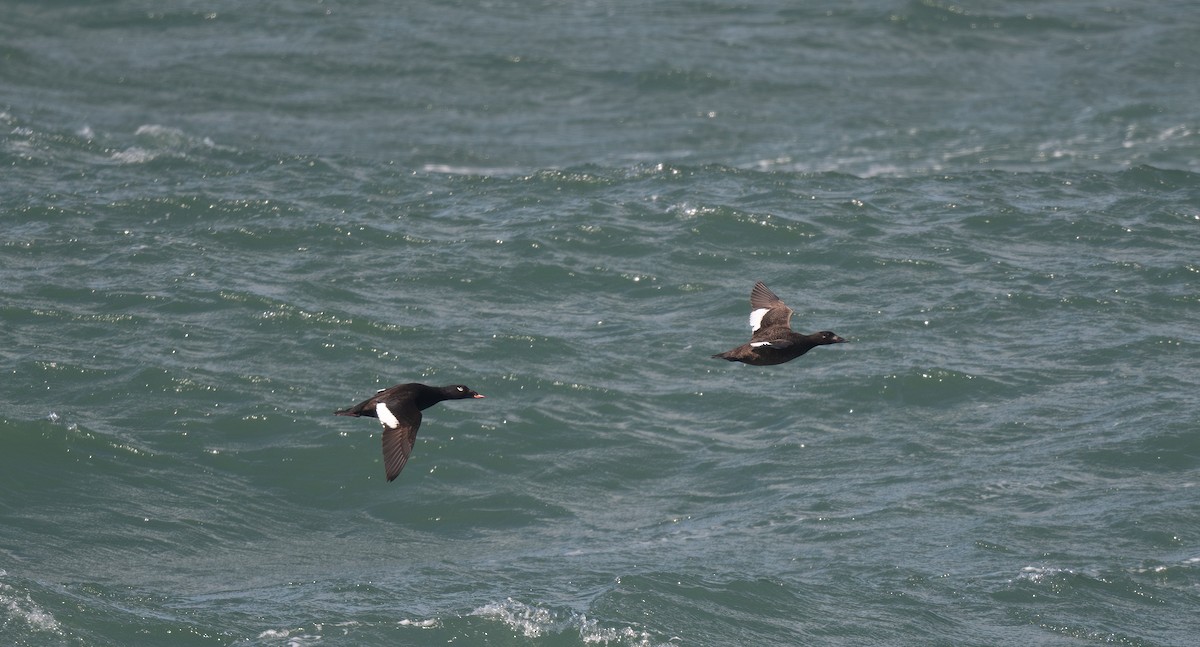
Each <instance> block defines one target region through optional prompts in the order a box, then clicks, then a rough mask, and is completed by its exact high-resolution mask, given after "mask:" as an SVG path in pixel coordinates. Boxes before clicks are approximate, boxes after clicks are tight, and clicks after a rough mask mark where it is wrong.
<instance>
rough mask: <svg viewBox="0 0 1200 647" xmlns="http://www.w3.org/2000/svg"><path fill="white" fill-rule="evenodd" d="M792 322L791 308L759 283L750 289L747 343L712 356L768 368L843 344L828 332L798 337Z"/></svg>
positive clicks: (838, 338)
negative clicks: (819, 348) (824, 348)
mask: <svg viewBox="0 0 1200 647" xmlns="http://www.w3.org/2000/svg"><path fill="white" fill-rule="evenodd" d="M791 322H792V309H791V308H789V307H787V305H786V304H784V302H783V301H782V300H781V299H780V298H779V297H777V296H775V293H774V292H772V291H771V290H770V288H768V287H767V286H766V285H764V284H763V282H762V281H759V282H758V283H755V284H754V288H753V289H752V290H750V329H751V331H752V332H751V334H750V341H749V343H745V344H742V345H741V346H738V347H737V348H734V349H733V350H727V351H725V352H724V353H718V354H716V355H713V357H715V358H719V359H727V360H729V361H731V362H742V363H743V364H753V365H754V366H771V365H772V364H782V363H784V362H790V361H792V360H794V359H796V358H797V357H800V356H801V355H803V354H805V353H807V352H808V351H810V350H812V349H813V348H815V347H817V346H824V345H826V344H841V343H844V342H845V341H846V340H845V339H842V338H841V337H838V336H837V335H835V334H833V333H832V332H830V331H828V330H822V331H821V332H815V333H812V334H810V335H801V334H800V333H798V332H794V331H792V323H791Z"/></svg>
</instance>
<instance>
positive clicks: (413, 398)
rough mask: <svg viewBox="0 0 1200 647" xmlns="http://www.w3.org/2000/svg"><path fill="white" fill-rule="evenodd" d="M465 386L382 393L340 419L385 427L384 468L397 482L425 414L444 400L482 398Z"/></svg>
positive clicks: (396, 388) (410, 386)
mask: <svg viewBox="0 0 1200 647" xmlns="http://www.w3.org/2000/svg"><path fill="white" fill-rule="evenodd" d="M482 397H483V396H482V395H480V394H478V393H476V392H474V391H472V390H471V389H468V388H467V387H466V386H463V385H462V384H455V385H452V386H426V385H424V384H418V383H416V382H410V383H408V384H397V385H396V386H393V387H391V388H387V389H380V391H379V392H378V393H376V394H375V395H374V396H373V397H371V398H368V399H366V400H363V401H362V402H360V403H358V404H356V405H354V406H352V407H350V408H348V409H342V410H340V411H334V412H333V413H334V415H338V416H356V417H357V416H366V417H368V418H378V419H379V422H380V424H382V425H383V465H384V471H385V472H386V474H387V480H389V481H392V480H395V478H396V477H397V476H399V475H400V470H402V469H404V464H405V463H407V462H408V457H409V455H410V454H412V450H413V444H414V443H415V442H416V440H417V429H419V428H420V427H421V410H423V409H428V408H429V407H432V406H433V405H435V404H437V403H439V402H441V401H443V400H462V399H464V398H482Z"/></svg>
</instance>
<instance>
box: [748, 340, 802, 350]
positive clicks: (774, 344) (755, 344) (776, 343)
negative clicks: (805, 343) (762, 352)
mask: <svg viewBox="0 0 1200 647" xmlns="http://www.w3.org/2000/svg"><path fill="white" fill-rule="evenodd" d="M791 345H792V342H790V341H788V340H786V339H772V340H771V341H752V342H750V347H751V348H762V347H763V346H770V347H771V348H787V347H788V346H791Z"/></svg>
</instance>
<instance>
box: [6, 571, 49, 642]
mask: <svg viewBox="0 0 1200 647" xmlns="http://www.w3.org/2000/svg"><path fill="white" fill-rule="evenodd" d="M6 575H8V573H7V572H6V571H4V570H0V577H4V576H6ZM0 609H3V610H4V612H5V613H6V615H7V617H5V618H3V619H2V620H0V626H4V625H7V624H8V623H9V622H11V620H10V619H15V620H18V621H20V622H23V623H25V624H26V625H29V627H31V628H32V629H34V630H36V631H47V632H51V633H56V634H60V635H61V634H62V628H61V626H60V625H59V624H58V620H55V619H54V615H53V614H51V613H50V612H49V611H47V610H45V609H43V608H42V607H40V606H38V604H37V603H36V602H34V601H33V598H31V597H29V594H28V593H20V592H18V591H17V590H16V589H14V588H13V587H12V586H9V585H8V584H5V583H4V582H0Z"/></svg>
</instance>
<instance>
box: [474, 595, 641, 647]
mask: <svg viewBox="0 0 1200 647" xmlns="http://www.w3.org/2000/svg"><path fill="white" fill-rule="evenodd" d="M470 615H473V616H478V617H481V618H488V619H492V620H499V621H500V622H502V623H504V624H505V625H507V626H508V627H509V628H510V629H512V630H513V631H515V632H517V633H519V634H520V635H521V636H523V637H525V638H541V637H542V636H547V635H557V634H563V633H566V632H570V631H578V632H579V639H580V640H582V641H583V642H584V644H587V645H610V644H615V645H629V646H631V647H650V646H651V645H654V644H656V643H655V642H654V641H653V639H652V638H651V636H650V634H649V633H647V632H645V631H641V630H638V629H635V628H633V627H628V626H626V627H605V626H602V625H601V624H600V622H599V621H598V620H595V619H592V618H588V617H587V616H586V615H585V614H582V613H576V612H574V611H569V612H559V611H554V610H552V609H546V608H543V607H539V606H535V605H530V604H526V603H524V602H521V601H519V600H514V599H512V598H507V599H505V600H504V601H502V602H498V603H493V604H486V605H484V606H482V607H479V608H478V609H475V610H474V611H472V612H471V614H470Z"/></svg>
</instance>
